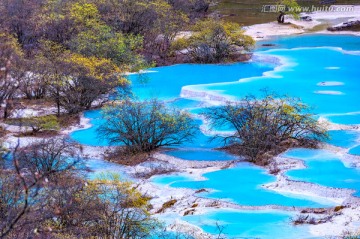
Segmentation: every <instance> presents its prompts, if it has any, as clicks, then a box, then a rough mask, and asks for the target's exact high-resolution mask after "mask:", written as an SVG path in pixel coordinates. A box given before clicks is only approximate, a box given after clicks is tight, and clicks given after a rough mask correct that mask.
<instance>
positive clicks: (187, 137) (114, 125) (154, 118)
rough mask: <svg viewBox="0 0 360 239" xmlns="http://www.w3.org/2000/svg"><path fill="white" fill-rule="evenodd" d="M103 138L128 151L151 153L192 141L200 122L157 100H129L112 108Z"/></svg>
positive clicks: (105, 117) (101, 132)
mask: <svg viewBox="0 0 360 239" xmlns="http://www.w3.org/2000/svg"><path fill="white" fill-rule="evenodd" d="M103 118H104V119H105V123H104V124H103V125H101V126H100V127H99V129H98V134H99V137H102V138H104V139H106V140H108V141H109V142H110V143H111V144H119V143H121V144H123V145H124V146H125V150H126V153H129V154H137V153H142V152H151V151H153V150H155V149H158V148H160V147H163V146H173V145H180V144H181V143H184V142H187V141H191V140H192V137H193V136H194V135H195V133H196V125H195V124H194V122H193V120H192V119H191V118H190V116H189V115H188V114H187V113H184V112H181V111H179V110H175V109H169V108H167V107H166V106H165V105H164V103H161V102H159V101H157V100H152V101H144V102H131V101H125V102H123V103H121V104H118V105H115V106H112V107H109V108H107V109H106V110H105V112H104V114H103Z"/></svg>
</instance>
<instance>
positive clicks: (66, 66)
mask: <svg viewBox="0 0 360 239" xmlns="http://www.w3.org/2000/svg"><path fill="white" fill-rule="evenodd" d="M211 3H212V0H182V1H167V0H150V1H149V0H139V1H113V0H101V1H95V0H59V1H54V0H34V1H18V0H4V1H1V3H0V31H1V34H0V68H1V71H0V105H1V108H0V111H1V114H2V115H3V117H4V118H7V117H9V116H11V112H12V111H13V110H14V102H13V101H14V99H15V100H16V99H18V98H26V99H46V100H49V101H51V102H52V103H53V104H54V105H56V107H57V115H58V116H60V115H61V114H62V113H68V114H77V113H79V112H81V111H84V110H87V109H89V108H91V107H99V106H102V105H103V104H104V103H105V102H106V101H108V100H109V95H111V94H117V95H118V96H120V97H121V96H122V93H120V92H125V91H118V90H115V88H117V87H123V88H124V89H125V88H127V86H128V85H129V83H130V82H128V81H127V80H126V73H127V72H130V71H139V70H141V69H144V68H147V67H149V66H154V65H155V64H158V65H167V64H172V63H178V62H184V61H198V62H206V63H208V62H221V61H236V60H238V58H237V57H236V54H237V53H239V49H240V48H236V47H241V49H240V50H248V49H249V48H251V46H252V44H253V41H252V39H251V38H249V37H246V36H244V35H243V32H242V31H241V30H240V26H238V25H236V24H231V23H226V22H223V21H220V22H217V21H215V20H211V19H210V20H204V21H203V19H204V18H205V17H206V15H207V11H208V9H209V6H210V4H211ZM203 27H210V28H209V29H207V30H206V31H205V30H203V29H202V28H203ZM191 29H192V30H194V31H195V34H194V36H193V37H191V38H190V39H188V40H185V42H186V45H184V46H185V47H188V48H189V49H190V52H191V53H192V54H191V55H192V57H190V59H189V58H184V57H179V56H178V55H177V52H176V51H174V49H177V48H176V47H175V46H177V47H179V46H181V45H182V44H179V43H178V42H177V40H176V39H177V38H178V37H179V35H181V34H180V33H181V31H184V30H191ZM179 42H181V41H179ZM183 42H184V41H183ZM177 50H183V49H177ZM206 51H210V52H211V53H209V52H206ZM213 51H214V52H213ZM234 52H237V53H236V54H235V55H234V54H233V53H234Z"/></svg>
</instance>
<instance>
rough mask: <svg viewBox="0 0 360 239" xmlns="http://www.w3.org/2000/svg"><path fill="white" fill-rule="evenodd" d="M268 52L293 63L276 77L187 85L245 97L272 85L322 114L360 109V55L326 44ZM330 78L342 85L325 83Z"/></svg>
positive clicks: (196, 88) (272, 87)
mask: <svg viewBox="0 0 360 239" xmlns="http://www.w3.org/2000/svg"><path fill="white" fill-rule="evenodd" d="M266 54H267V55H273V56H281V57H284V59H286V61H287V62H288V63H289V64H293V65H289V66H288V67H287V68H284V69H283V70H282V71H279V72H277V73H276V77H274V76H271V75H270V76H264V77H257V78H251V79H249V80H248V81H233V82H230V81H229V83H218V84H208V85H196V86H189V87H186V89H187V90H190V91H196V92H207V93H208V94H209V93H211V94H215V95H219V94H220V95H222V96H227V97H229V98H232V99H241V98H243V97H244V96H245V95H247V94H249V92H251V93H252V94H255V95H260V94H261V93H260V90H261V89H264V88H270V89H275V90H276V92H278V93H279V94H288V95H291V96H293V97H299V98H301V99H302V101H304V102H305V103H307V104H308V105H310V106H312V107H313V111H314V112H316V113H318V114H321V115H326V114H335V113H336V114H346V113H349V112H358V111H360V104H359V103H358V100H357V99H358V95H359V92H360V81H359V77H358V76H359V75H360V69H359V67H358V66H359V65H360V55H351V54H344V53H343V52H341V51H338V50H336V49H333V48H325V47H323V48H297V49H292V50H288V49H278V50H271V51H269V52H267V53H266ZM310 59H311V60H310ZM328 82H330V83H332V84H333V82H336V83H340V84H341V85H333V86H323V85H322V84H328ZM358 119H359V118H358ZM339 122H340V121H339ZM358 122H359V123H360V120H359V121H358ZM340 123H342V122H340Z"/></svg>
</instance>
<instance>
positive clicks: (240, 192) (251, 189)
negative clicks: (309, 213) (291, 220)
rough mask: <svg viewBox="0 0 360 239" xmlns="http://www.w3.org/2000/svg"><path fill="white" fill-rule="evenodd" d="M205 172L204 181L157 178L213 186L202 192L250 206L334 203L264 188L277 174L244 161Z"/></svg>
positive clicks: (180, 185) (184, 185)
mask: <svg viewBox="0 0 360 239" xmlns="http://www.w3.org/2000/svg"><path fill="white" fill-rule="evenodd" d="M203 176H204V177H205V178H206V179H205V180H201V181H193V180H189V179H187V178H184V177H179V176H174V177H171V176H163V177H165V178H164V179H162V178H161V177H156V178H155V182H157V183H159V182H160V183H161V182H162V183H164V184H168V185H170V186H171V187H176V188H191V189H194V190H199V189H203V188H205V189H209V190H211V192H210V193H202V195H203V196H205V197H208V198H213V199H227V200H230V201H232V202H235V203H238V204H241V205H248V206H263V205H283V206H303V207H323V206H330V205H333V204H332V203H330V202H326V201H323V202H321V203H318V202H314V201H312V200H309V199H308V198H305V197H303V198H302V197H301V196H299V195H296V196H295V195H282V194H279V193H276V192H274V191H271V190H267V189H265V188H262V187H261V186H262V185H264V184H267V183H271V182H274V181H275V180H276V179H275V177H274V176H272V175H269V174H267V173H266V171H265V170H264V169H262V168H260V167H256V166H254V165H251V164H249V163H240V164H239V165H238V166H237V167H234V168H229V169H224V170H220V171H215V172H211V173H206V174H204V175H203ZM171 180H172V181H173V182H172V183H171Z"/></svg>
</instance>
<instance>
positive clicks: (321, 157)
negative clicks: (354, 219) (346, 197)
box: [283, 149, 360, 197]
mask: <svg viewBox="0 0 360 239" xmlns="http://www.w3.org/2000/svg"><path fill="white" fill-rule="evenodd" d="M283 156H284V157H291V158H297V159H300V160H304V162H305V165H306V168H304V169H296V170H291V171H288V172H287V173H286V175H287V176H288V177H289V178H290V179H294V180H300V181H305V182H311V183H317V184H320V185H324V186H328V187H334V188H348V189H353V190H355V193H354V195H355V196H358V197H360V169H359V168H352V167H347V166H345V165H344V163H343V162H342V161H341V160H340V159H339V156H337V155H335V154H333V153H331V152H328V151H325V150H311V149H293V150H290V151H289V152H287V153H285V154H284V155H283Z"/></svg>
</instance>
